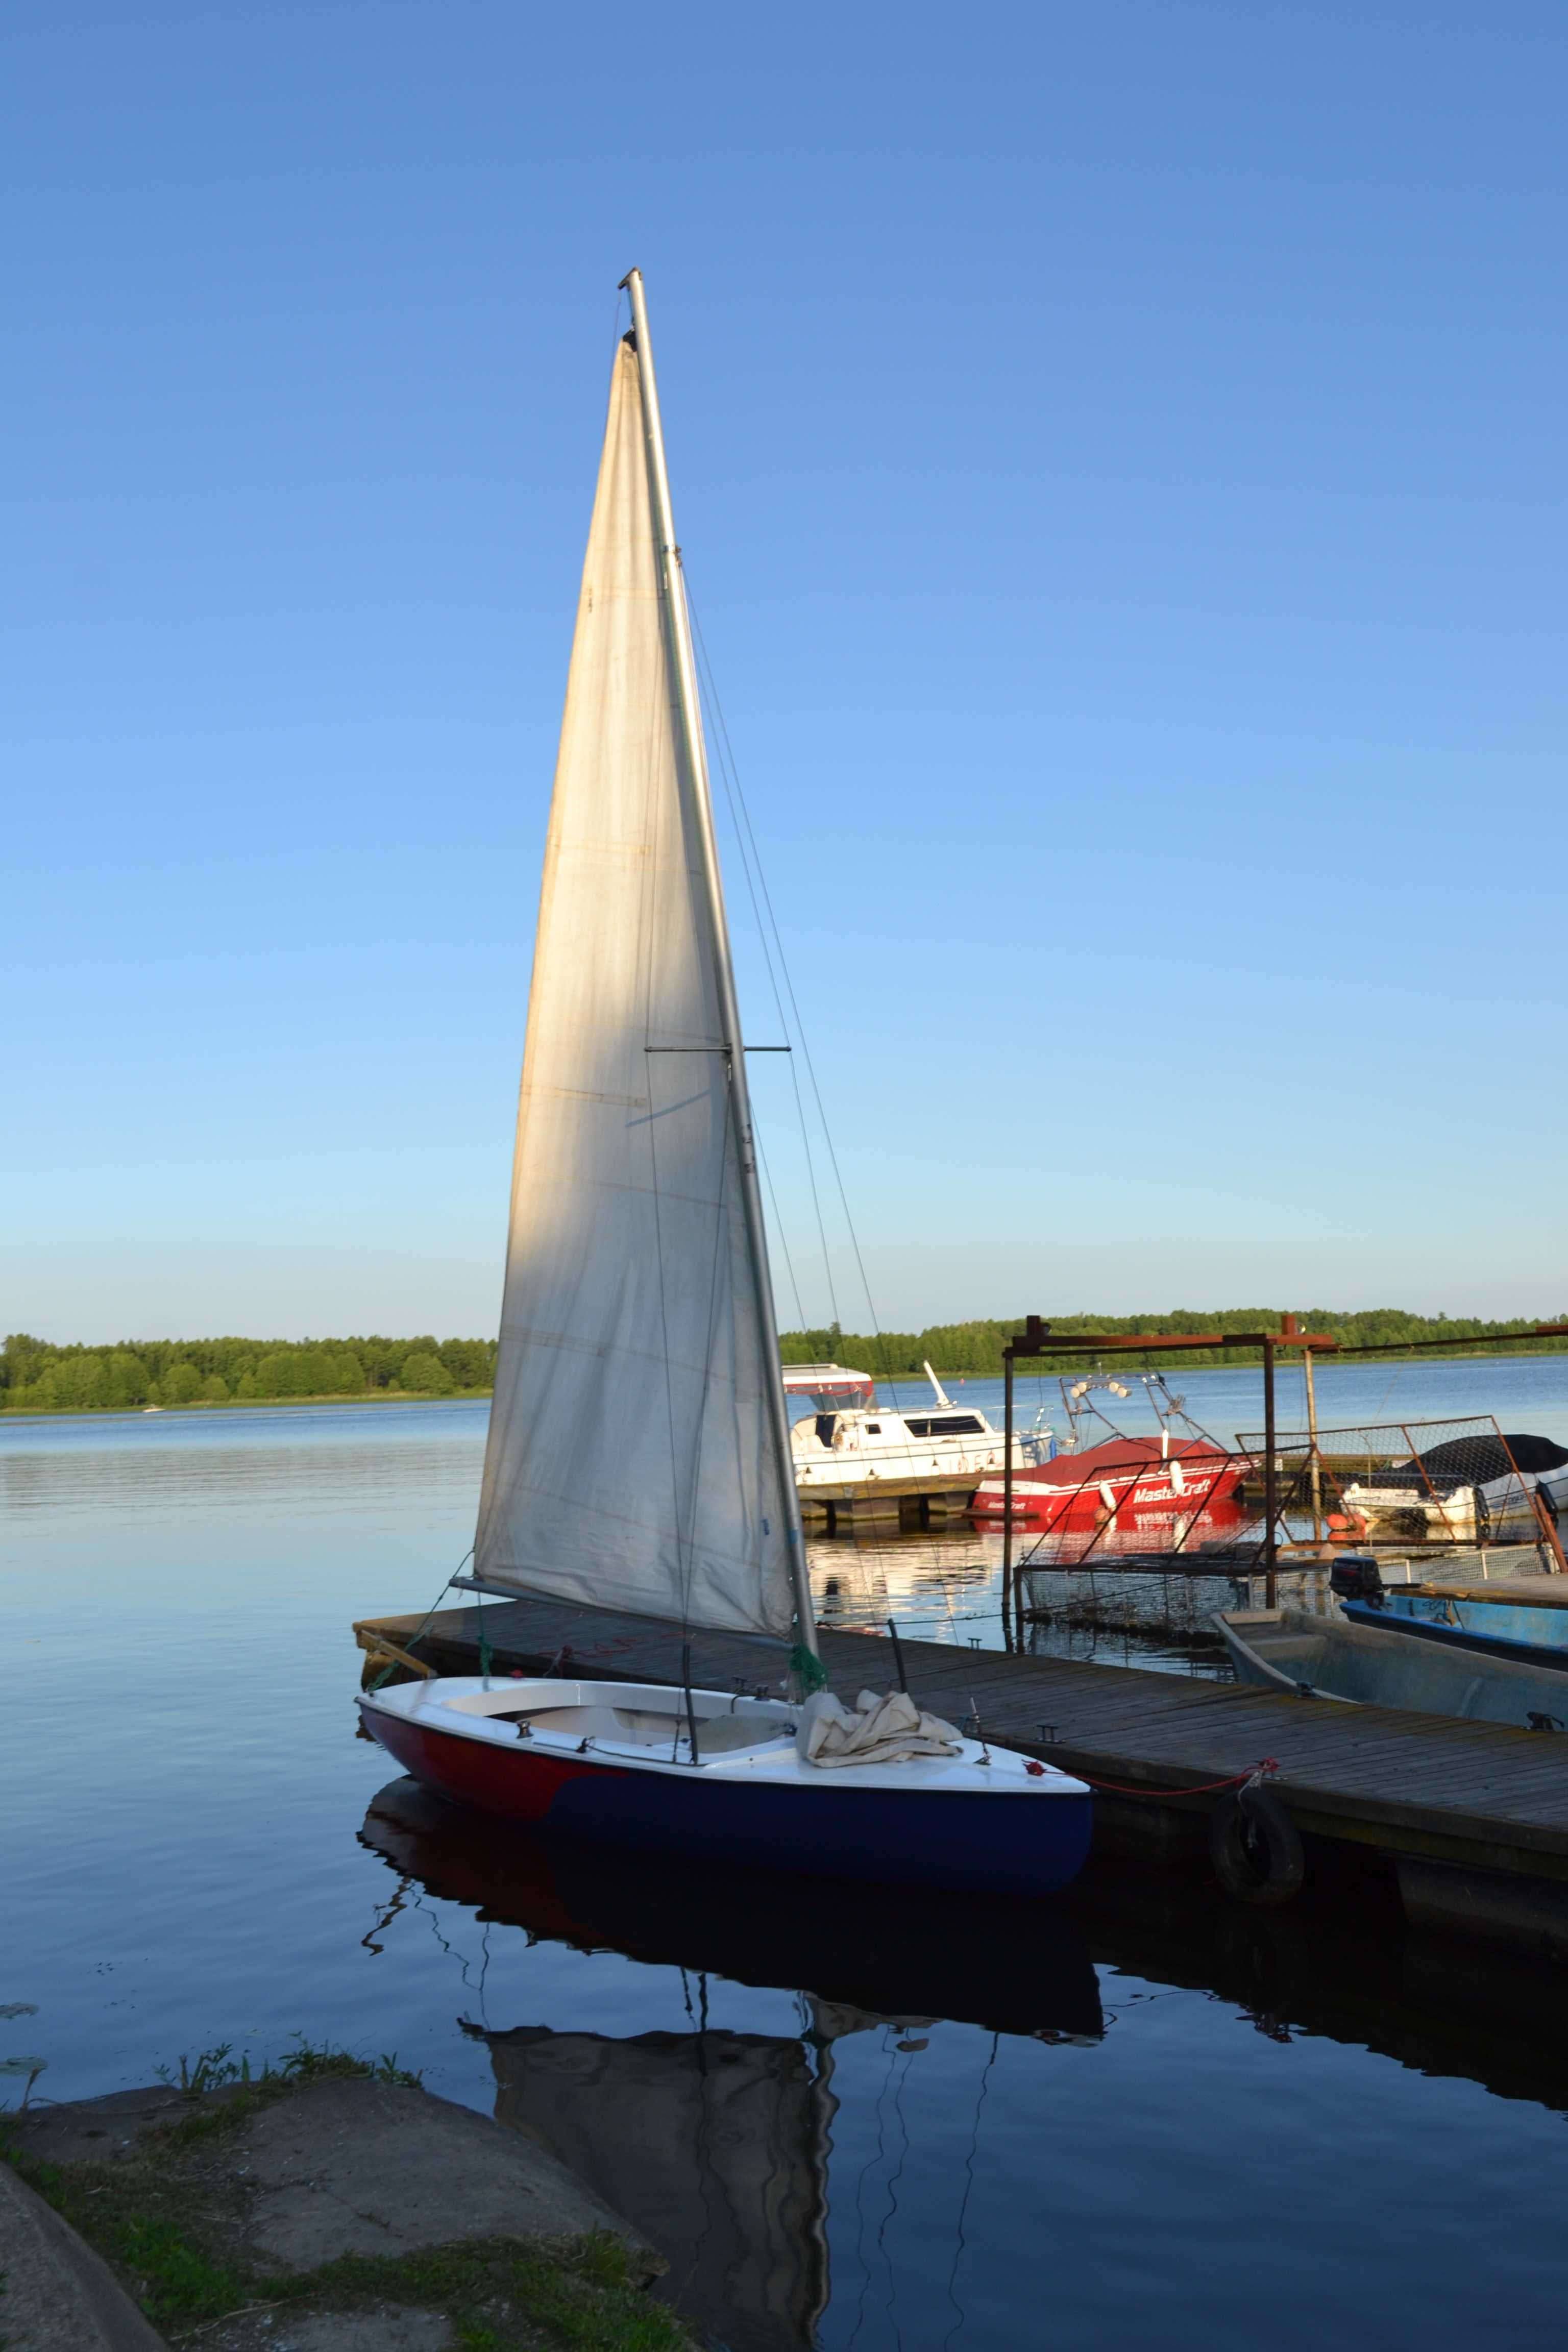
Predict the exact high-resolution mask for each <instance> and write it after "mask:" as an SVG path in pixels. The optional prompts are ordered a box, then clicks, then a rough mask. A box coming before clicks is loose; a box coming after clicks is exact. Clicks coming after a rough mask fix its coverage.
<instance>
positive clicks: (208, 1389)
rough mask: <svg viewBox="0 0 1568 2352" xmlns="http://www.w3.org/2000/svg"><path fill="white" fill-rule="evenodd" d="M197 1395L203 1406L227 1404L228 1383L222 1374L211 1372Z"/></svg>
mask: <svg viewBox="0 0 1568 2352" xmlns="http://www.w3.org/2000/svg"><path fill="white" fill-rule="evenodd" d="M196 1393H197V1395H198V1396H199V1397H200V1399H201V1401H202V1402H203V1404H226V1403H227V1402H228V1382H227V1381H226V1380H225V1379H224V1376H223V1374H222V1373H221V1372H209V1373H208V1374H207V1376H206V1378H205V1381H203V1382H202V1384H201V1387H200V1389H199V1390H198V1391H196Z"/></svg>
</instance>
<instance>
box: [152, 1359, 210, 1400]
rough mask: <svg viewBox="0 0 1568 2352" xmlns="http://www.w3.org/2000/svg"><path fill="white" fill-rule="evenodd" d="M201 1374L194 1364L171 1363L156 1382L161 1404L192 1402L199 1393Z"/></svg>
mask: <svg viewBox="0 0 1568 2352" xmlns="http://www.w3.org/2000/svg"><path fill="white" fill-rule="evenodd" d="M201 1390H202V1376H201V1374H200V1372H199V1371H198V1370H196V1368H195V1364H192V1363H180V1364H171V1365H170V1367H169V1369H168V1370H167V1371H166V1372H165V1373H164V1374H163V1379H162V1380H161V1381H159V1383H158V1400H159V1402H160V1403H161V1404H194V1403H195V1400H196V1398H197V1397H198V1396H199V1395H200V1394H201Z"/></svg>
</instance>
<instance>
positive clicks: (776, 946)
mask: <svg viewBox="0 0 1568 2352" xmlns="http://www.w3.org/2000/svg"><path fill="white" fill-rule="evenodd" d="M686 605H687V611H688V613H689V616H690V620H691V635H692V642H693V645H694V646H695V648H696V651H697V656H698V683H699V687H700V689H701V692H702V698H703V700H704V701H705V702H706V703H707V705H708V709H709V714H710V719H712V722H713V727H712V732H713V743H714V750H715V751H716V753H717V755H718V756H717V766H718V769H719V781H720V782H721V784H722V785H723V787H724V798H725V800H726V801H727V802H728V803H729V808H730V821H731V824H732V825H733V826H734V829H735V840H736V844H737V845H738V847H739V849H740V852H741V871H742V874H743V875H744V876H745V878H746V895H747V897H748V898H750V899H751V902H752V915H753V917H754V918H755V920H756V926H757V939H758V942H759V944H760V945H761V948H762V950H763V968H764V969H765V971H766V972H767V975H768V986H769V988H770V989H771V991H772V992H773V1007H774V1010H775V1011H776V1013H777V1014H778V1020H779V1026H780V1028H781V1029H782V1030H783V1031H784V1035H785V1036H786V1037H788V1036H789V1035H790V1034H791V1024H790V1019H789V1015H788V1014H787V1013H785V1011H784V993H783V992H781V991H780V987H779V975H778V972H777V971H775V970H774V968H773V958H774V955H775V954H776V955H777V958H778V964H779V968H780V970H781V971H783V973H784V992H787V993H788V996H789V1001H790V1004H791V1006H792V1008H793V1009H794V1012H795V1024H794V1034H795V1036H796V1037H798V1038H799V1040H800V1047H801V1053H802V1055H803V1056H804V1058H805V1063H806V1066H807V1069H808V1071H809V1070H810V1066H811V1055H810V1052H809V1049H808V1048H807V1045H806V1042H805V1029H804V1028H803V1026H802V1024H801V1018H800V1009H799V1007H798V1005H796V1004H795V989H794V986H793V984H792V982H791V981H790V977H789V967H788V965H787V963H786V962H785V961H784V942H783V940H782V939H781V938H780V936H779V928H778V923H777V920H776V919H775V917H774V915H773V901H772V899H771V898H769V896H768V886H767V878H766V877H765V875H764V874H763V862H762V855H761V852H760V851H759V850H758V847H757V840H756V835H755V833H754V832H753V831H752V820H751V815H750V813H749V812H748V811H747V808H746V803H745V797H744V795H743V793H742V791H741V780H740V775H739V772H738V771H737V769H736V766H735V754H734V751H733V750H732V748H731V742H730V732H729V730H728V728H727V727H726V726H725V724H724V713H723V709H722V707H721V703H720V700H719V691H718V688H717V687H716V686H715V684H714V680H713V665H712V663H711V661H710V658H709V654H708V647H707V645H706V643H705V641H704V639H703V635H702V628H701V624H700V622H699V620H698V618H697V606H696V602H695V599H694V598H693V596H692V593H691V583H690V579H689V576H688V577H687V580H686ZM759 892H760V894H761V895H760V897H759ZM764 908H766V918H765V919H764V915H763V909H764ZM770 927H771V933H772V938H771V942H770ZM789 1066H790V1085H791V1087H793V1089H794V1092H795V1117H796V1118H797V1119H798V1120H799V1122H800V1139H801V1144H802V1147H803V1149H804V1150H805V1172H806V1180H807V1181H808V1183H809V1185H810V1188H811V1205H812V1209H813V1212H814V1213H815V1215H816V1232H817V1239H818V1241H819V1243H820V1244H821V1248H822V1270H823V1275H824V1278H825V1280H826V1286H827V1300H828V1305H829V1307H830V1308H831V1309H832V1314H833V1320H834V1322H835V1323H837V1322H838V1320H839V1313H838V1295H837V1286H836V1285H835V1283H834V1279H833V1257H832V1253H831V1252H830V1250H829V1249H828V1246H827V1226H826V1220H825V1219H824V1216H823V1213H822V1201H821V1197H820V1194H819V1192H818V1188H817V1181H816V1162H815V1160H813V1158H812V1151H811V1137H810V1133H809V1130H808V1128H807V1124H806V1117H805V1101H804V1099H803V1098H802V1096H801V1091H800V1073H799V1072H798V1070H797V1069H796V1068H795V1055H793V1054H792V1055H790V1057H789ZM812 1084H813V1087H814V1088H815V1087H816V1077H815V1074H813V1076H812ZM817 1115H818V1117H819V1118H820V1117H821V1116H822V1102H821V1097H820V1096H818V1097H817ZM824 1132H825V1133H826V1122H824ZM841 1189H842V1188H841ZM775 1210H776V1203H775ZM796 1303H797V1305H798V1299H797V1302H796ZM801 1328H802V1329H803V1330H804V1329H805V1314H804V1313H802V1315H801Z"/></svg>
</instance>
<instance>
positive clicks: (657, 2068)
mask: <svg viewBox="0 0 1568 2352" xmlns="http://www.w3.org/2000/svg"><path fill="white" fill-rule="evenodd" d="M360 1835H361V1840H362V1843H364V1844H365V1845H367V1846H369V1847H370V1848H371V1849H372V1850H373V1851H374V1853H378V1854H379V1855H380V1856H381V1857H382V1859H383V1860H384V1862H386V1863H387V1864H390V1866H391V1867H392V1868H393V1869H394V1870H395V1871H397V1872H398V1873H399V1874H400V1875H401V1876H402V1878H403V1879H404V1880H405V1881H408V1880H416V1881H418V1882H419V1883H420V1885H423V1886H424V1887H425V1889H426V1892H427V1893H429V1894H430V1895H435V1896H437V1898H440V1899H444V1900H447V1901H451V1902H457V1903H461V1904H464V1905H466V1906H469V1907H471V1908H472V1909H473V1910H474V1911H475V1912H476V1913H477V1915H478V1916H479V1919H480V1920H482V1921H486V1922H495V1923H499V1924H502V1925H508V1926H512V1927H520V1928H522V1929H523V1930H524V1931H525V1932H526V1933H527V1934H528V1935H529V1936H530V1937H533V1938H539V1939H542V1940H546V1941H552V1942H559V1943H565V1944H570V1945H574V1946H575V1947H577V1948H579V1949H582V1950H587V1951H596V1950H605V1949H608V1950H613V1951H616V1952H620V1953H622V1954H624V1955H625V1956H626V1958H628V1959H632V1960H636V1961H639V1962H642V1963H644V1964H645V1965H648V1966H655V1967H678V1968H681V1969H686V1970H688V1971H690V1972H691V1973H693V1974H694V1975H698V1976H700V1977H704V1978H706V1977H707V1976H710V1975H711V1976H719V1977H725V1978H728V1979H731V1980H732V1981H734V1982H737V1983H741V1984H746V1985H753V1986H767V1987H772V1988H777V1987H780V1986H783V1987H787V1988H789V1989H791V1990H798V1991H799V1992H800V1993H802V1994H803V1995H804V1996H805V2021H804V2022H803V2028H802V2031H801V2032H800V2033H799V2034H798V2035H779V2034H767V2033H743V2032H730V2031H721V2030H718V2029H715V2028H711V2027H709V2026H707V2025H706V2023H705V2022H704V2023H703V2024H702V2025H701V2026H700V2027H699V2029H698V2030H697V2031H695V2032H690V2033H664V2032H655V2033H639V2034H634V2035H629V2036H617V2035H614V2034H606V2033H556V2032H552V2031H550V2029H549V2028H547V2027H542V2026H523V2027H520V2028H518V2029H516V2030H514V2031H512V2032H492V2033H485V2034H484V2035H483V2037H482V2038H483V2039H484V2040H485V2041H486V2042H488V2043H489V2050H490V2056H491V2063H492V2065H493V2067H494V2070H495V2078H496V2106H495V2113H496V2118H497V2120H498V2122H500V2123H504V2124H507V2125H509V2126H511V2128H512V2129H514V2130H517V2131H521V2132H524V2133H526V2134H527V2135H528V2137H530V2138H531V2139H535V2140H537V2141H539V2142H540V2144H541V2145H542V2147H546V2148H548V2149H549V2150H550V2152H551V2154H552V2156H555V2157H557V2158H559V2159H560V2160H561V2162H562V2163H563V2164H567V2165H570V2166H571V2168H572V2169H573V2170H574V2172H576V2173H578V2174H580V2175H581V2176H582V2178H583V2179H585V2180H587V2181H589V2182H590V2183H591V2184H592V2186H593V2187H594V2188H595V2189H596V2190H597V2191H598V2193H599V2194H600V2196H602V2197H603V2198H604V2199H605V2201H606V2203H608V2204H610V2205H611V2206H613V2207H614V2208H615V2209H616V2210H617V2211H618V2212H621V2213H624V2214H625V2215H626V2218H627V2220H628V2221H633V2222H635V2223H636V2224H637V2227H638V2228H639V2229H640V2230H642V2231H644V2233H645V2234H646V2235H647V2237H648V2238H649V2239H651V2240H652V2242H653V2243H654V2244H655V2245H657V2246H658V2247H659V2248H660V2250H661V2251H662V2252H664V2253H665V2254H666V2255H667V2256H668V2260H669V2263H670V2273H669V2279H668V2287H669V2290H670V2291H671V2292H672V2293H673V2294H675V2295H676V2296H677V2297H678V2298H679V2303H680V2306H681V2308H682V2309H683V2310H684V2311H686V2312H687V2313H688V2314H689V2315H692V2316H693V2317H695V2318H698V2319H700V2320H701V2321H703V2322H705V2323H706V2324H707V2325H709V2326H712V2327H714V2328H716V2329H717V2330H718V2332H719V2334H720V2335H721V2337H722V2339H723V2341H724V2342H725V2344H726V2345H728V2346H730V2347H732V2352H809V2347H811V2346H812V2344H813V2343H814V2341H815V2337H816V2325H817V2322H818V2321H819V2319H820V2318H821V2315H822V2314H823V2312H824V2311H825V2310H826V2305H827V2294H828V2274H827V2245H826V2212H827V2166H828V2158H829V2154H830V2150H831V2146H832V2124H833V2117H834V2115H835V2113H836V2111H837V2102H836V2100H835V2098H834V2095H833V2091H832V2081H833V2046H834V2043H835V2042H837V2041H838V2040H839V2039H841V2038H842V2037H843V2036H844V2035H846V2034H850V2033H858V2032H868V2031H869V2030H871V2029H874V2028H879V2027H886V2026H892V2027H894V2028H896V2029H899V2030H901V2031H903V2032H918V2031H919V2029H920V2028H921V2027H924V2026H929V2025H931V2024H933V2023H934V2022H936V2021H938V2020H941V2019H952V2020H956V2021H962V2022H967V2023H973V2024H978V2025H982V2026H987V2027H990V2028H991V2029H993V2030H994V2031H998V2032H1008V2033H1015V2034H1027V2035H1031V2036H1033V2037H1034V2038H1036V2039H1037V2040H1043V2041H1047V2042H1090V2041H1095V2040H1098V2039H1099V2037H1100V2033H1101V2032H1102V2030H1103V2020H1102V2015H1101V2011H1100V1992H1099V1986H1098V1981H1097V1979H1096V1974H1095V1969H1094V1966H1093V1963H1092V1961H1091V1960H1090V1958H1089V1950H1088V1947H1087V1946H1086V1944H1085V1943H1084V1941H1083V1938H1082V1937H1081V1935H1080V1934H1079V1930H1078V1929H1077V1927H1075V1926H1074V1925H1073V1924H1072V1922H1071V1921H1070V1920H1068V1919H1067V1918H1066V1917H1065V1916H1063V1915H1062V1914H1061V1913H1060V1912H1058V1910H1057V1909H1056V1908H1054V1907H1053V1906H1050V1905H1048V1904H1040V1903H1027V1904H1024V1903H1007V1902H1005V1901H1002V1900H994V1901H984V1900H982V1899H979V1898H971V1899H969V1900H967V1901H966V1902H965V1904H964V1905H963V1909H962V1910H961V1911H954V1910H952V1908H950V1907H948V1906H938V1905H932V1904H931V1903H930V1902H929V1901H927V1900H925V1899H924V1898H922V1897H921V1896H920V1895H914V1894H909V1893H905V1892H903V1891H902V1890H900V1889H899V1888H898V1887H889V1886H877V1887H873V1888H868V1889H866V1890H865V1891H862V1890H860V1889H859V1888H858V1887H856V1886H854V1885H846V1884H845V1882H843V1881H842V1880H834V1881H832V1882H823V1883H822V1884H821V1885H817V1884H816V1882H813V1881H811V1880H809V1879H806V1880H803V1879H802V1878H801V1877H799V1876H798V1875H795V1874H791V1875H790V1876H789V1877H787V1878H774V1877H773V1876H772V1875H770V1874H764V1873H761V1872H758V1873H753V1874H746V1875H745V1876H744V1878H743V1882H742V1877H741V1876H740V1875H739V1874H735V1873H733V1872H728V1873H725V1874H722V1875H720V1874H714V1873H711V1872H705V1871H702V1870H700V1869H698V1868H695V1867H685V1866H682V1865H679V1864H675V1863H671V1862H665V1861H658V1860H654V1859H650V1858H649V1857H647V1856H645V1855H641V1854H637V1853H620V1852H612V1851H610V1850H608V1849H599V1850H595V1849H594V1848H592V1847H587V1846H576V1845H571V1844H568V1843H564V1842H559V1841H552V1840H547V1839H543V1838H539V1837H535V1836H531V1835H530V1834H529V1832H526V1831H524V1830H521V1829H518V1828H516V1827H514V1826H513V1825H511V1824H510V1823H507V1822H495V1821H491V1820H489V1819H487V1818H481V1817H479V1816H476V1815H474V1814H472V1813H469V1812H467V1811H464V1810H462V1809H461V1808H459V1807H458V1806H454V1805H448V1804H447V1803H446V1802H445V1801H443V1800H442V1799H441V1798H439V1797H437V1796H435V1795H433V1794H432V1793H431V1791H430V1790H426V1789H424V1788H422V1787H420V1785H419V1784H418V1783H417V1782H416V1781H414V1780H394V1781H392V1782H390V1783H389V1784H388V1785H387V1787H385V1788H384V1789H383V1790H381V1791H380V1792H379V1794H378V1795H377V1796H376V1797H374V1799H373V1800H372V1802H371V1805H370V1810H369V1811H368V1812H367V1813H366V1815H365V1819H364V1825H363V1829H362V1831H361V1832H360ZM401 1893H402V1889H401V1888H400V1889H399V1894H400V1895H401ZM467 2030H468V2031H469V2032H474V2033H476V2034H479V2032H480V2029H479V2028H478V2027H469V2028H468V2029H467Z"/></svg>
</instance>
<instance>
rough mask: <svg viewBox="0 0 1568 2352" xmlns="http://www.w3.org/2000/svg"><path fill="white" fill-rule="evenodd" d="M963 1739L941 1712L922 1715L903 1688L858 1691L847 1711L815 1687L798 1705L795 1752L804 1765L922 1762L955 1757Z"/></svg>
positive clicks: (839, 1702) (827, 1693)
mask: <svg viewBox="0 0 1568 2352" xmlns="http://www.w3.org/2000/svg"><path fill="white" fill-rule="evenodd" d="M962 1749H963V1740H962V1738H961V1737H960V1735H959V1734H958V1733H957V1732H956V1731H955V1730H954V1729H953V1727H952V1724H951V1723H944V1722H943V1721H942V1717H941V1716H940V1715H922V1714H921V1710H920V1708H919V1707H918V1706H916V1705H915V1703H914V1701H913V1699H912V1698H910V1696H909V1693H908V1692H907V1691H889V1693H888V1695H887V1696H886V1698H879V1697H878V1696H877V1695H876V1693H875V1692H874V1691H862V1692H861V1694H860V1696H859V1697H858V1699H857V1700H856V1702H855V1707H854V1709H853V1710H851V1709H850V1708H849V1707H847V1706H845V1704H844V1702H843V1700H842V1699H841V1698H835V1696H834V1695H833V1693H832V1692H831V1691H826V1690H825V1691H816V1692H814V1693H813V1695H812V1696H811V1697H810V1698H808V1699H807V1701H806V1703H805V1706H804V1707H803V1708H802V1709H801V1720H800V1729H799V1731H798V1733H797V1734H796V1736H795V1752H796V1754H797V1755H798V1756H799V1757H800V1759H801V1761H802V1762H803V1763H805V1764H818V1765H821V1766H823V1767H824V1768H825V1769H826V1768H827V1767H829V1766H836V1765H841V1764H921V1763H923V1762H924V1761H925V1760H926V1759H927V1758H928V1757H931V1756H957V1755H959V1754H960V1753H961V1752H962Z"/></svg>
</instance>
